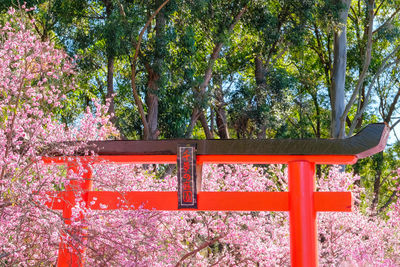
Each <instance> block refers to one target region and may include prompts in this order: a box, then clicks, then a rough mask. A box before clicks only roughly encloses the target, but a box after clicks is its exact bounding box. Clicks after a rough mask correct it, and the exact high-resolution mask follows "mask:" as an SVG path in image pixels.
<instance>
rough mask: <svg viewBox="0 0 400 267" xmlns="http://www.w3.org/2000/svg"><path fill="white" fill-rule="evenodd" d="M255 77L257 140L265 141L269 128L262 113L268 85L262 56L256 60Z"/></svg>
mask: <svg viewBox="0 0 400 267" xmlns="http://www.w3.org/2000/svg"><path fill="white" fill-rule="evenodd" d="M254 63H255V66H254V76H255V78H256V86H257V88H256V105H257V118H256V124H257V131H258V133H257V139H265V131H266V129H267V127H266V126H265V122H264V118H263V115H262V114H261V112H262V106H263V105H264V104H265V101H266V99H265V96H266V90H267V83H266V79H265V69H264V66H263V62H262V58H261V57H260V56H256V58H255V60H254Z"/></svg>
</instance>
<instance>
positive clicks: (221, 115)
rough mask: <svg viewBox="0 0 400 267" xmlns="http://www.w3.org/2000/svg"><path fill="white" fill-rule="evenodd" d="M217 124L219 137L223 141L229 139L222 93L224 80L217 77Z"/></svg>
mask: <svg viewBox="0 0 400 267" xmlns="http://www.w3.org/2000/svg"><path fill="white" fill-rule="evenodd" d="M214 84H215V122H216V124H217V132H218V136H219V138H221V139H229V130H228V122H227V119H226V110H225V101H224V93H223V92H222V80H221V78H220V77H216V79H215V81H214Z"/></svg>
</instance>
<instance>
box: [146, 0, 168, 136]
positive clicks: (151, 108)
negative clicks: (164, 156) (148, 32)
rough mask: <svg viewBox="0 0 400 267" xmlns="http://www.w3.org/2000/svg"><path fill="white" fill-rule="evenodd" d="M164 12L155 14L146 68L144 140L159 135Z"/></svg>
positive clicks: (158, 0)
mask: <svg viewBox="0 0 400 267" xmlns="http://www.w3.org/2000/svg"><path fill="white" fill-rule="evenodd" d="M163 2H164V1H163V0H157V1H156V8H157V7H159V6H161V5H162V4H163ZM164 28H165V12H164V9H162V10H161V11H160V12H159V13H158V14H157V16H156V25H155V32H156V35H155V49H154V51H155V55H154V64H153V66H152V68H148V83H147V94H146V104H147V122H148V125H149V133H148V134H149V136H145V140H155V139H157V138H158V136H159V130H158V101H159V99H158V94H159V90H160V77H161V75H162V68H163V65H164V53H163V51H164V50H165V47H164V46H165V44H164V42H165V33H164Z"/></svg>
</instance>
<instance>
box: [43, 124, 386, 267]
mask: <svg viewBox="0 0 400 267" xmlns="http://www.w3.org/2000/svg"><path fill="white" fill-rule="evenodd" d="M389 131H390V130H389V128H388V127H387V126H386V125H385V124H383V123H377V124H370V125H368V126H367V127H366V128H364V129H363V130H362V131H361V132H359V133H358V134H357V135H355V136H353V137H350V138H347V139H309V140H293V139H269V140H268V139H267V140H188V139H184V140H155V141H93V142H89V146H90V147H91V148H92V149H93V150H95V152H97V154H98V156H97V157H96V161H97V163H98V164H101V163H102V162H104V160H106V161H109V162H115V163H169V164H171V163H176V162H177V161H178V166H179V168H178V169H179V175H178V176H180V180H179V188H178V193H177V192H148V191H146V192H122V196H123V197H121V192H111V191H91V189H92V181H91V180H90V178H91V172H90V169H89V168H88V166H87V165H86V167H85V168H87V169H88V172H87V173H86V174H84V177H83V178H84V180H83V181H82V182H77V181H71V183H70V185H68V186H67V188H66V191H63V192H59V193H53V194H51V195H52V197H53V201H51V202H48V203H47V205H48V206H49V207H50V208H52V209H57V210H63V217H64V220H65V223H66V224H67V225H68V224H71V221H70V218H71V208H72V207H73V206H74V205H75V194H74V192H73V189H74V187H75V188H76V187H77V186H79V187H80V188H81V189H82V192H83V193H82V196H81V197H82V198H83V199H84V201H85V202H86V205H87V207H89V208H91V209H92V210H100V209H101V210H115V209H137V208H138V207H139V206H141V205H142V204H144V206H142V207H144V208H145V209H157V210H169V211H172V210H175V211H176V210H198V211H288V212H289V219H290V253H291V264H292V266H296V267H297V266H302V267H312V266H318V251H317V245H318V244H317V227H316V213H317V212H323V211H339V212H350V211H351V209H352V199H351V192H315V179H314V175H315V165H316V164H354V163H356V162H357V160H358V159H360V158H365V157H368V156H371V155H373V154H375V153H378V152H380V151H382V150H383V149H384V148H385V146H386V141H387V138H388V135H389ZM182 145H183V146H182ZM178 148H179V149H178ZM188 153H192V154H191V156H190V157H189V156H187V155H188ZM76 157H79V158H80V159H81V160H83V161H84V160H85V157H84V156H79V155H76ZM185 160H186V163H185ZM43 161H44V162H45V163H49V164H51V163H56V164H57V163H58V164H63V163H65V162H66V161H65V159H64V158H62V157H45V158H43ZM203 163H223V164H233V163H247V164H288V170H289V171H288V176H289V177H288V181H289V191H288V192H197V188H199V184H197V185H196V180H194V179H193V178H195V176H196V171H195V170H197V175H200V176H201V165H202V164H203ZM68 164H69V166H68V167H69V168H70V169H72V170H73V171H75V172H76V171H77V167H76V166H75V165H74V163H73V162H72V163H71V162H69V163H68ZM94 164H96V162H95V163H94ZM184 166H186V168H185V167H184ZM190 173H191V174H192V175H190ZM186 178H190V179H191V180H189V179H188V180H185V179H186ZM189 182H190V183H189ZM185 183H186V184H187V185H188V186H186V187H182V185H184V184H185ZM197 183H198V181H197ZM185 190H186V191H185ZM178 194H179V196H178ZM190 196H191V197H190ZM56 199H61V200H63V201H60V202H58V201H54V200H56ZM93 199H97V202H96V203H95V204H93V205H91V204H90V202H91V201H92V200H93ZM121 199H124V201H125V202H124V203H123V204H124V206H123V207H122V208H121V205H120V204H121ZM178 202H179V207H178ZM99 203H103V204H107V205H108V207H107V208H106V209H103V208H100V206H99ZM185 205H188V206H185ZM187 207H189V208H187ZM69 246H70V244H68V243H67V244H66V243H63V242H61V244H60V248H59V255H58V266H82V265H83V259H82V258H81V257H80V255H78V254H79V253H74V251H73V250H72V252H70V250H69V249H68V247H69Z"/></svg>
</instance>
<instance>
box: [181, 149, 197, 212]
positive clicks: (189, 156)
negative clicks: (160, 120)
mask: <svg viewBox="0 0 400 267" xmlns="http://www.w3.org/2000/svg"><path fill="white" fill-rule="evenodd" d="M177 159H178V209H197V188H196V144H185V145H178V155H177Z"/></svg>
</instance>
